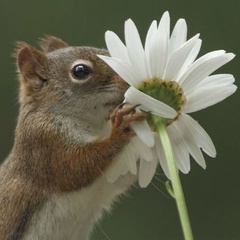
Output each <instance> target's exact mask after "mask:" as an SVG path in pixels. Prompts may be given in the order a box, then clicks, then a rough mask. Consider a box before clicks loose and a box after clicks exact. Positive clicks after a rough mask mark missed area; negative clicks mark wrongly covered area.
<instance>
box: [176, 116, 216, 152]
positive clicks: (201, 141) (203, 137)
mask: <svg viewBox="0 0 240 240" xmlns="http://www.w3.org/2000/svg"><path fill="white" fill-rule="evenodd" d="M181 118H182V119H180V120H179V121H181V122H184V125H185V128H186V129H189V131H190V132H191V134H192V136H193V138H194V141H195V143H196V145H197V146H199V147H201V148H202V150H203V151H204V152H205V153H206V154H208V155H209V156H210V157H215V156H216V149H215V146H214V144H213V142H212V140H211V138H210V137H209V135H208V134H207V132H206V131H205V130H204V129H203V128H202V127H201V126H200V125H199V123H198V122H197V121H195V120H194V119H193V118H192V117H190V116H189V115H187V114H184V113H182V115H181Z"/></svg>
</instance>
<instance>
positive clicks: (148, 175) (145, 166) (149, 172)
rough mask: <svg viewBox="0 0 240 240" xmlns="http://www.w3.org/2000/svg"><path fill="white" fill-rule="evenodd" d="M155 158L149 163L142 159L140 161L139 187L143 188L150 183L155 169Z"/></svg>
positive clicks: (156, 162)
mask: <svg viewBox="0 0 240 240" xmlns="http://www.w3.org/2000/svg"><path fill="white" fill-rule="evenodd" d="M157 164H158V161H157V158H156V157H155V158H154V159H153V160H152V161H151V162H147V161H145V160H144V159H141V160H140V166H139V185H140V187H142V188H145V187H147V186H148V185H149V183H150V182H151V181H152V178H153V176H154V174H155V172H156V168H157Z"/></svg>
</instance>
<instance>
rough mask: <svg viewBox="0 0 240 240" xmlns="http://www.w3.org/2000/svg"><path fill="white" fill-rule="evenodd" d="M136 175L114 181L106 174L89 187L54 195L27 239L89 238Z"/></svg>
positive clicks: (35, 220) (62, 239) (74, 239)
mask: <svg viewBox="0 0 240 240" xmlns="http://www.w3.org/2000/svg"><path fill="white" fill-rule="evenodd" d="M134 180H135V177H133V176H132V175H127V176H126V175H125V176H124V177H122V178H119V179H118V180H117V181H116V182H115V183H114V184H113V183H108V182H107V181H106V179H105V177H104V176H102V177H101V178H99V179H98V180H97V181H96V182H95V183H94V184H93V185H91V186H90V187H87V188H84V189H81V190H79V191H77V192H73V193H68V194H65V195H62V196H53V197H52V198H50V199H49V200H48V201H47V202H46V203H45V204H44V206H43V207H42V209H41V210H40V211H39V212H38V213H36V214H35V215H34V216H33V218H32V221H31V224H30V226H29V229H28V231H27V232H26V234H25V235H24V238H23V239H24V240H48V239H49V240H50V239H51V240H66V239H69V240H87V239H89V235H90V233H91V230H92V227H93V225H94V223H95V222H96V221H97V220H98V219H99V218H100V217H101V215H102V210H103V209H105V210H109V209H110V206H111V203H112V202H113V201H114V200H116V197H117V196H118V195H120V194H121V193H123V192H124V191H125V190H126V189H127V188H128V187H129V186H130V185H132V183H133V182H134Z"/></svg>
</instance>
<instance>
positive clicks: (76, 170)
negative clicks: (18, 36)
mask: <svg viewBox="0 0 240 240" xmlns="http://www.w3.org/2000/svg"><path fill="white" fill-rule="evenodd" d="M40 45H41V48H42V51H40V50H37V49H36V48H34V47H33V46H31V45H29V44H27V43H19V44H18V49H17V52H16V58H17V68H18V75H19V86H20V87H19V103H20V110H19V116H18V122H17V126H16V130H15V140H14V146H13V148H12V151H11V152H10V154H9V156H8V157H7V159H6V160H5V161H4V162H3V164H2V165H1V167H0V216H1V217H0V239H1V240H67V239H68V240H75V239H76V240H77V239H78V240H86V239H89V236H90V233H91V230H92V227H93V225H94V223H95V222H96V221H97V220H98V219H99V218H100V216H101V213H102V210H103V209H107V208H109V206H110V204H111V202H112V201H113V199H114V198H115V197H116V196H117V195H119V194H121V193H123V192H124V191H125V190H126V189H127V188H128V187H129V186H130V185H132V184H133V182H134V179H135V178H134V177H132V176H131V175H126V176H123V177H122V178H124V179H122V178H120V179H119V180H118V181H116V182H115V183H109V182H107V180H106V178H105V177H104V172H106V171H107V169H108V167H109V166H110V165H111V163H113V162H114V159H115V157H116V156H117V155H118V154H119V153H120V152H121V151H122V150H123V148H124V146H126V145H127V144H128V142H129V141H130V139H131V138H132V137H133V136H134V132H133V130H132V129H131V127H130V124H131V123H132V122H133V121H143V120H144V119H145V117H144V116H143V114H142V113H139V112H136V111H135V107H136V106H126V107H123V106H122V105H120V106H119V104H120V103H122V101H123V100H124V92H125V91H126V89H127V88H128V85H127V84H126V83H125V82H124V81H123V80H122V79H121V78H120V77H119V76H118V75H117V74H116V73H115V72H114V71H113V70H112V69H111V68H110V67H109V66H107V65H106V64H105V63H104V62H103V61H102V60H101V59H99V58H98V57H97V54H101V55H108V52H107V51H106V50H103V49H97V48H92V47H71V46H69V45H68V44H67V43H65V42H64V41H63V40H61V39H59V38H56V37H52V36H47V37H46V38H44V39H42V40H41V43H40ZM109 122H110V124H109Z"/></svg>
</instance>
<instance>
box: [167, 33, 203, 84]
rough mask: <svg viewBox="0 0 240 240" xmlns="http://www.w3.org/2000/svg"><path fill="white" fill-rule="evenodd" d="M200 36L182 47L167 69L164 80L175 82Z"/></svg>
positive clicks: (173, 56)
mask: <svg viewBox="0 0 240 240" xmlns="http://www.w3.org/2000/svg"><path fill="white" fill-rule="evenodd" d="M198 37H199V34H197V35H196V36H194V37H193V38H191V39H190V40H188V41H187V42H186V43H185V44H184V45H182V46H181V47H180V48H179V49H178V50H177V51H176V52H175V53H173V55H172V57H171V58H170V59H169V62H168V64H167V67H166V72H165V74H164V77H163V79H165V80H171V81H174V80H175V79H176V76H177V75H178V73H179V71H180V70H181V68H182V66H183V64H184V62H185V60H186V58H187V56H188V55H189V54H190V52H191V50H192V49H193V47H194V46H195V45H196V43H197V40H198Z"/></svg>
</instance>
